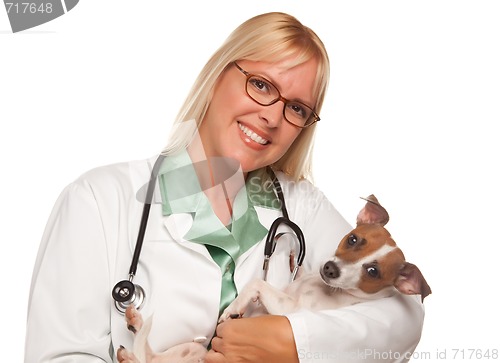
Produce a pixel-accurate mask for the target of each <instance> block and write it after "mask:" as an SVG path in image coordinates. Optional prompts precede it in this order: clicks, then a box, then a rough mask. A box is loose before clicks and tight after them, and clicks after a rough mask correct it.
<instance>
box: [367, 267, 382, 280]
mask: <svg viewBox="0 0 500 363" xmlns="http://www.w3.org/2000/svg"><path fill="white" fill-rule="evenodd" d="M366 272H367V273H368V275H369V276H370V277H374V278H377V277H379V276H380V272H379V271H378V268H376V267H375V266H369V267H367V268H366Z"/></svg>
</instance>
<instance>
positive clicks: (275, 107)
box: [259, 101, 285, 128]
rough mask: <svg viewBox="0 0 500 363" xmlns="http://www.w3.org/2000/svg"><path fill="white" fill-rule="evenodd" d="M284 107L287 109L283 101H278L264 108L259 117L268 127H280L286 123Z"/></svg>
mask: <svg viewBox="0 0 500 363" xmlns="http://www.w3.org/2000/svg"><path fill="white" fill-rule="evenodd" d="M283 107H285V105H284V103H283V102H282V101H278V102H276V103H273V104H272V105H269V106H262V109H261V110H260V112H259V116H260V118H261V119H262V120H264V121H265V122H266V123H267V126H268V127H270V128H275V127H278V126H279V125H280V124H281V123H282V122H283V121H284V120H283Z"/></svg>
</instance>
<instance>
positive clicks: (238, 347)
mask: <svg viewBox="0 0 500 363" xmlns="http://www.w3.org/2000/svg"><path fill="white" fill-rule="evenodd" d="M243 362H245V363H250V362H255V363H265V362H269V363H298V362H299V359H298V356H297V349H296V347H295V340H294V337H293V333H292V327H291V326H290V323H289V321H288V319H287V318H286V317H284V316H276V315H264V316H259V317H255V318H242V319H234V320H227V321H225V322H224V323H221V324H220V325H219V326H218V327H217V336H216V337H215V338H213V340H212V350H210V351H209V352H208V354H207V356H206V357H205V363H243Z"/></svg>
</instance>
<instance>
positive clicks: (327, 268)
mask: <svg viewBox="0 0 500 363" xmlns="http://www.w3.org/2000/svg"><path fill="white" fill-rule="evenodd" d="M321 276H323V278H327V279H336V278H337V277H339V276H340V269H339V267H338V266H337V264H336V263H335V262H333V261H328V262H327V263H325V264H324V265H323V268H322V269H321Z"/></svg>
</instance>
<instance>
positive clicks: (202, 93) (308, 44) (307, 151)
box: [163, 12, 330, 180]
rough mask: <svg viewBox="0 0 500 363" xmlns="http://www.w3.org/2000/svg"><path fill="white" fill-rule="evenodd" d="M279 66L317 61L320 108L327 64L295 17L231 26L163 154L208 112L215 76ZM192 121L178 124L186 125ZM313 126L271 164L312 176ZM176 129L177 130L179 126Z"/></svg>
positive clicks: (185, 139)
mask: <svg viewBox="0 0 500 363" xmlns="http://www.w3.org/2000/svg"><path fill="white" fill-rule="evenodd" d="M242 59H245V60H249V61H255V62H257V61H264V62H280V61H283V60H287V61H288V60H289V61H290V62H289V67H290V68H292V67H295V66H297V65H300V64H303V63H305V62H307V61H308V60H310V59H317V61H318V68H317V72H316V80H315V85H314V87H315V95H314V96H315V97H316V104H315V105H314V107H313V108H314V109H315V111H316V112H317V113H318V114H319V112H320V111H321V107H322V105H323V100H324V97H325V93H326V89H327V87H328V80H329V78H330V65H329V59H328V54H327V52H326V49H325V47H324V45H323V42H322V41H321V40H320V39H319V37H318V36H317V35H316V34H315V33H314V32H313V31H312V30H311V29H309V28H308V27H306V26H304V25H302V23H300V22H299V21H298V20H297V19H296V18H294V17H293V16H291V15H288V14H284V13H278V12H273V13H266V14H262V15H258V16H255V17H253V18H251V19H249V20H247V21H246V22H244V23H243V24H241V25H240V26H239V27H238V28H236V29H235V30H234V31H233V32H232V33H231V34H230V35H229V37H228V38H227V39H226V41H225V42H224V43H223V44H222V46H221V47H220V48H219V49H218V50H217V51H216V52H215V53H214V54H213V55H212V57H211V58H210V59H209V60H208V62H207V63H206V65H205V66H204V68H203V69H202V71H201V72H200V74H199V76H198V78H197V79H196V81H195V83H194V85H193V87H192V89H191V91H190V92H189V94H188V96H187V98H186V100H185V102H184V105H183V106H182V108H181V110H180V112H179V114H178V115H177V118H176V121H175V124H174V128H173V131H172V133H171V135H170V138H169V143H168V145H167V147H166V148H165V149H164V150H163V154H168V153H171V152H175V151H178V150H180V149H181V148H186V147H187V146H188V145H189V143H190V142H191V140H192V139H193V137H194V135H195V134H196V130H197V127H198V126H199V125H200V124H201V122H202V120H203V118H204V117H205V113H206V112H207V109H208V106H209V104H210V100H211V98H212V93H213V90H214V87H215V85H216V83H217V80H218V78H219V76H220V75H221V74H222V73H223V72H224V70H225V69H226V68H227V67H228V66H229V65H231V64H232V63H233V62H234V61H238V60H242ZM188 120H195V122H191V123H189V124H190V125H191V126H189V127H185V126H187V125H186V124H184V125H183V123H184V122H185V121H188ZM316 125H317V124H316V123H315V124H313V125H311V126H309V127H307V128H305V129H303V130H302V131H301V133H300V134H299V136H298V137H297V138H296V139H295V141H294V142H293V144H292V145H291V146H290V148H289V149H288V151H287V152H286V153H285V155H283V157H282V158H281V159H280V160H278V161H276V162H275V163H274V164H273V165H271V166H272V168H273V169H274V170H278V171H283V172H284V173H286V174H288V175H290V176H291V177H292V178H293V179H294V180H299V179H303V178H308V177H312V175H311V171H312V170H311V159H312V147H313V137H314V131H315V129H316ZM179 126H181V127H179Z"/></svg>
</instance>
